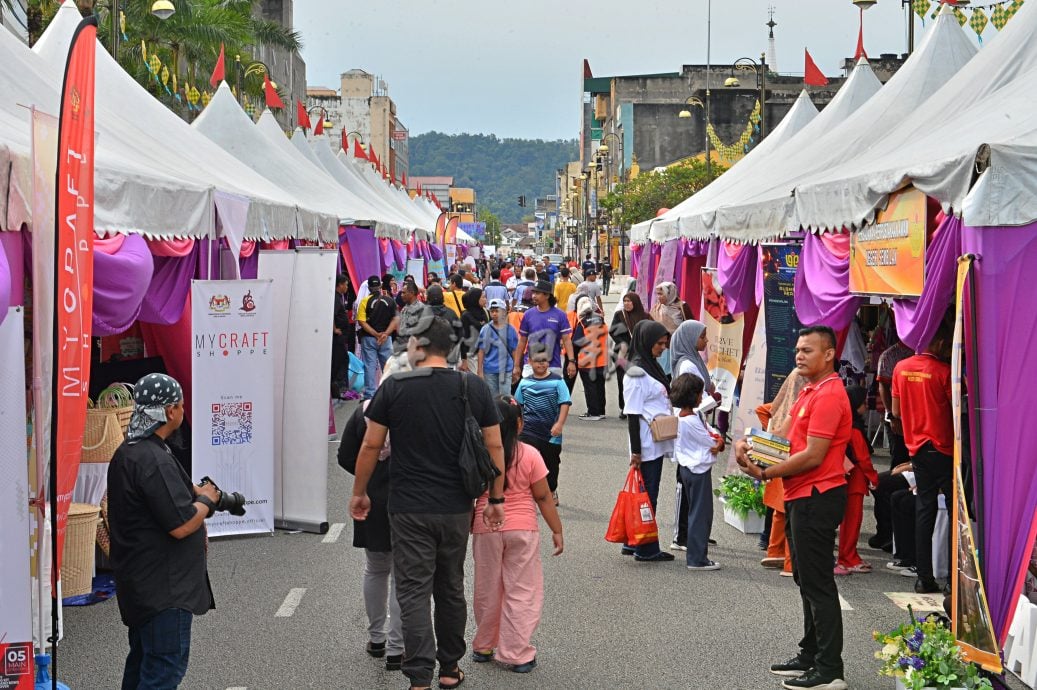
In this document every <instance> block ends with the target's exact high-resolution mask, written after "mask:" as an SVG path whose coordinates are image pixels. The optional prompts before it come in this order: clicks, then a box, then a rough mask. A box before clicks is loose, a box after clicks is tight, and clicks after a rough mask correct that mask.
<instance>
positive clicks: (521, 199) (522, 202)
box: [518, 194, 526, 208]
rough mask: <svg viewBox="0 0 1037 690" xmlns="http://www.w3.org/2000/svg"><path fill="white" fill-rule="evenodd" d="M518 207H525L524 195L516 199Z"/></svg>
mask: <svg viewBox="0 0 1037 690" xmlns="http://www.w3.org/2000/svg"><path fill="white" fill-rule="evenodd" d="M518 205H519V206H521V207H522V208H525V207H526V195H525V194H523V195H522V196H520V197H519V198H518Z"/></svg>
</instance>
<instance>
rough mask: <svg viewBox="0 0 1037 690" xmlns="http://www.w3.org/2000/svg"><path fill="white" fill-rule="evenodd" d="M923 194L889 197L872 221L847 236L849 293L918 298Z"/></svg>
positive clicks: (921, 273) (922, 273)
mask: <svg viewBox="0 0 1037 690" xmlns="http://www.w3.org/2000/svg"><path fill="white" fill-rule="evenodd" d="M926 225H927V224H926V200H925V194H923V193H922V192H920V191H918V190H917V189H914V188H908V189H905V190H904V191H902V192H896V193H894V194H891V195H890V196H889V203H888V204H887V205H886V208H885V210H883V211H879V213H878V215H877V216H876V219H875V222H874V223H871V224H869V225H866V226H864V227H863V228H862V229H861V230H859V231H858V232H854V233H851V235H850V292H853V293H857V294H865V295H895V296H898V297H918V296H919V295H921V294H922V281H923V280H924V278H925V241H926V236H927V229H928V228H927V227H926Z"/></svg>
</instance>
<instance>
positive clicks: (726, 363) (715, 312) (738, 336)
mask: <svg viewBox="0 0 1037 690" xmlns="http://www.w3.org/2000/svg"><path fill="white" fill-rule="evenodd" d="M716 273H717V271H716V269H715V268H704V269H702V295H703V308H702V322H703V323H704V324H705V325H706V335H707V337H708V338H709V353H708V358H707V360H706V368H707V369H708V370H709V376H710V378H712V379H713V385H715V386H716V391H717V393H720V409H721V410H723V411H724V412H729V411H730V410H731V407H732V406H733V405H734V402H735V387H736V386H737V385H738V375H739V373H740V371H741V368H742V333H743V332H744V330H745V318H744V316H743V315H742V314H741V313H739V314H732V313H731V312H730V310H729V309H728V308H727V300H726V298H725V297H724V295H723V293H721V292H720V291H719V290H717V281H716Z"/></svg>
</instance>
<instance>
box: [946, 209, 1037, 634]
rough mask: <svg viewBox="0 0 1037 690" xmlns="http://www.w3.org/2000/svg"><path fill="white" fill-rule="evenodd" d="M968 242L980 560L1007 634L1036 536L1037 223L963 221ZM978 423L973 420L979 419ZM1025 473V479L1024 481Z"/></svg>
mask: <svg viewBox="0 0 1037 690" xmlns="http://www.w3.org/2000/svg"><path fill="white" fill-rule="evenodd" d="M962 249H963V250H964V251H965V252H967V253H970V254H975V255H976V256H977V257H978V259H977V260H976V262H975V264H974V271H975V280H976V305H975V307H976V315H977V319H978V323H976V324H974V326H973V328H974V329H975V334H976V338H977V341H978V342H977V345H978V359H979V367H978V370H979V372H978V373H979V400H975V399H970V401H969V404H970V406H971V407H978V408H979V419H978V424H979V429H980V431H981V432H982V446H981V449H982V459H981V462H982V469H983V498H984V501H983V508H984V510H983V514H982V516H980V521H981V523H980V524H981V526H982V531H983V535H984V539H983V550H982V558H981V562H982V567H983V571H984V577H985V584H986V589H987V599H988V602H989V604H990V615H991V617H992V618H993V623H994V629H995V631H996V633H997V635H998V639H999V640H1000V641H1002V642H1003V641H1004V639H1005V636H1006V635H1007V632H1008V626H1009V624H1010V623H1011V617H1012V614H1013V612H1014V610H1015V604H1016V601H1017V600H1018V597H1019V594H1020V592H1021V588H1022V583H1023V578H1024V577H1025V575H1026V570H1027V566H1028V564H1029V561H1030V554H1031V551H1032V549H1033V541H1034V525H1035V523H1034V515H1035V513H1037V482H1034V481H1032V480H1031V479H1030V478H1032V476H1033V465H1034V448H1037V424H1034V423H1033V420H1032V411H1033V410H1035V409H1037V387H1034V385H1033V376H1032V375H1027V374H1026V372H1031V371H1032V370H1033V352H1034V351H1037V293H1035V292H1034V289H1033V271H1032V266H1031V265H1032V262H1033V256H1034V255H1035V254H1037V223H1031V224H1029V225H1025V226H1021V227H988V228H973V227H965V228H964V230H963V232H962ZM974 423H975V420H974ZM1021 478H1027V479H1028V480H1027V481H1021Z"/></svg>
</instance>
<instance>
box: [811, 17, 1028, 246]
mask: <svg viewBox="0 0 1037 690" xmlns="http://www.w3.org/2000/svg"><path fill="white" fill-rule="evenodd" d="M1034 84H1037V4H1034V3H1027V4H1025V5H1023V6H1022V8H1021V9H1020V10H1019V12H1018V14H1016V15H1015V17H1014V18H1013V19H1012V21H1010V22H1009V23H1008V25H1007V26H1006V27H1005V28H1004V30H1003V31H1001V32H1000V33H999V34H998V36H997V37H996V38H994V39H993V40H992V41H990V42H989V43H987V44H986V45H985V47H984V48H983V50H981V51H979V53H978V54H977V55H976V56H975V57H974V58H973V59H972V60H970V61H969V62H968V64H967V65H965V66H964V67H963V68H962V69H961V70H960V71H959V72H958V74H957V76H956V77H955V78H953V79H952V80H950V81H949V82H948V83H947V84H946V85H944V86H943V88H941V89H940V90H939V91H937V92H936V93H935V94H934V95H933V96H932V97H931V98H930V99H929V100H927V101H926V102H925V103H924V104H923V105H922V106H921V107H919V108H918V109H916V110H915V111H914V112H913V113H912V114H911V115H909V116H908V117H907V118H905V119H904V121H903V122H902V123H901V124H900V125H899V126H898V127H897V128H896V129H895V130H892V131H890V132H889V133H888V135H887V136H885V137H883V139H882V140H881V141H876V142H875V143H874V145H873V147H872V148H871V150H869V151H868V152H867V154H865V155H862V156H861V158H860V159H859V160H857V161H853V162H850V163H846V164H844V165H841V166H838V167H835V168H833V169H831V170H829V171H827V172H826V173H825V174H824V175H823V176H819V177H818V178H817V179H815V180H812V181H811V182H810V183H808V184H803V185H800V186H798V187H797V188H796V207H797V213H798V215H799V219H800V222H801V223H802V224H803V225H804V227H808V228H811V229H827V228H840V227H857V226H859V225H861V224H862V223H863V222H866V221H868V220H870V219H871V218H873V217H874V214H875V211H876V210H877V209H879V208H882V207H884V206H885V204H886V200H887V198H888V195H889V194H890V193H891V192H894V191H896V190H897V189H899V188H900V187H902V186H903V185H904V184H905V183H907V182H911V183H913V184H914V186H915V187H917V188H918V189H920V190H922V191H924V192H925V193H926V194H928V195H929V196H931V197H933V198H935V199H937V200H938V201H940V203H941V204H942V205H943V207H944V209H945V210H947V211H951V210H953V211H955V212H961V211H962V210H963V209H964V208H965V200H966V196H967V195H968V194H969V189H970V187H971V185H972V180H973V176H974V166H975V162H976V156H977V152H978V151H979V149H980V147H981V146H983V145H984V144H990V145H991V147H990V150H991V154H992V159H991V162H992V163H994V164H995V166H997V167H1001V166H1002V165H1006V166H1012V165H1021V166H1022V167H1021V168H1020V173H1021V174H1022V175H1024V176H1025V177H1024V178H1019V179H1016V180H1003V179H1002V180H995V179H991V178H993V177H996V176H994V175H991V176H990V177H987V176H986V174H984V178H985V179H984V180H981V184H977V190H976V193H975V195H974V196H973V198H972V199H971V200H970V204H969V210H970V212H971V213H972V214H976V215H975V216H974V218H975V220H970V218H969V217H966V221H967V222H976V223H980V224H982V223H983V222H985V221H988V220H993V219H997V220H998V223H997V224H1001V223H1004V224H1012V225H1016V224H1023V223H1026V222H1029V221H1030V220H1033V218H1034V217H1037V199H1034V196H1033V195H1034V191H1033V190H1034V189H1035V187H1037V175H1033V176H1031V175H1029V174H1028V171H1029V173H1032V172H1034V171H1035V169H1037V165H1035V164H1025V163H1024V158H1025V157H1026V154H1025V152H1026V150H1027V149H1028V148H1029V146H1031V145H1033V144H1037V142H1035V141H1034V140H1033V138H1032V134H1030V132H1031V129H1032V117H1031V113H1032V111H1033V105H1032V93H1033V85H1034ZM1027 96H1028V97H1029V100H1030V103H1029V104H1028V105H1027V104H1026V97H1027ZM1028 142H1029V143H1028ZM995 154H996V155H995ZM1019 156H1022V157H1019ZM988 172H989V171H988ZM1013 174H1014V173H1013ZM1002 177H1003V176H1002ZM995 189H997V190H1000V191H999V192H998V194H1005V196H1003V197H999V196H997V195H995V196H987V194H988V191H989V192H993V191H994V190H995ZM1016 193H1021V194H1022V196H1021V197H1018V198H1016V197H1013V196H1012V195H1013V194H1016ZM1024 201H1025V203H1023V202H1024Z"/></svg>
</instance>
